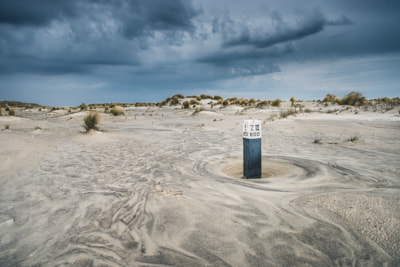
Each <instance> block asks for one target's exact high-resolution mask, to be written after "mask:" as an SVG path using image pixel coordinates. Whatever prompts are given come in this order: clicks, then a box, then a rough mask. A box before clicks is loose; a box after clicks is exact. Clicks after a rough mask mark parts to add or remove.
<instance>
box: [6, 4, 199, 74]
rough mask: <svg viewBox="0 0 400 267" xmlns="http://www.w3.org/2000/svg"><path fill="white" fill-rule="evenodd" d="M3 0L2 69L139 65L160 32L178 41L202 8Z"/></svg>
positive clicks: (164, 39) (41, 70) (45, 70)
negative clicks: (145, 51) (151, 42)
mask: <svg viewBox="0 0 400 267" xmlns="http://www.w3.org/2000/svg"><path fill="white" fill-rule="evenodd" d="M0 1H1V2H0V4H1V5H2V6H1V8H0V57H1V58H2V60H1V62H0V72H2V73H8V72H29V71H31V72H34V73H52V72H56V73H58V72H62V71H65V72H76V73H78V72H82V71H89V70H90V69H91V68H93V67H96V66H98V65H134V66H137V65H140V60H139V54H140V53H141V50H143V49H149V46H150V44H149V42H150V41H151V40H152V38H153V39H154V36H155V34H156V33H160V34H161V37H160V35H157V38H159V39H160V40H159V42H164V43H165V44H170V43H174V44H176V43H179V41H180V39H181V38H182V36H183V33H184V32H191V31H194V30H195V27H194V25H193V22H192V19H193V18H194V17H195V16H197V15H198V14H199V11H198V10H197V9H195V8H194V7H193V5H192V4H191V2H190V1H182V0H154V1H146V0H132V1H127V0H112V1H104V0H82V1H75V0H68V1H64V0H35V1H31V0H22V1H4V0H0ZM180 34H181V35H180ZM153 45H158V43H156V44H154V42H153Z"/></svg>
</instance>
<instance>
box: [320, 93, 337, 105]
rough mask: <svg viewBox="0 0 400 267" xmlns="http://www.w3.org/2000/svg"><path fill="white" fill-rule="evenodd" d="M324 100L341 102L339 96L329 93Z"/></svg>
mask: <svg viewBox="0 0 400 267" xmlns="http://www.w3.org/2000/svg"><path fill="white" fill-rule="evenodd" d="M322 102H325V103H327V102H330V103H339V98H337V96H335V95H331V94H327V95H326V96H325V97H324V99H323V100H322Z"/></svg>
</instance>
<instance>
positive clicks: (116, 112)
mask: <svg viewBox="0 0 400 267" xmlns="http://www.w3.org/2000/svg"><path fill="white" fill-rule="evenodd" d="M110 113H111V114H113V115H114V116H119V115H125V111H124V110H123V108H121V107H119V106H114V107H113V108H112V109H111V110H110Z"/></svg>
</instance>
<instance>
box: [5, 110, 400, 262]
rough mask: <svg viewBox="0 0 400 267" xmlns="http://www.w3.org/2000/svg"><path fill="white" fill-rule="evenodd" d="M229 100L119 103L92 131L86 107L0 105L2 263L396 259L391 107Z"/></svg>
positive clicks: (399, 185) (399, 147)
mask: <svg viewBox="0 0 400 267" xmlns="http://www.w3.org/2000/svg"><path fill="white" fill-rule="evenodd" d="M239 111H241V112H238V110H237V109H233V108H227V109H213V110H212V111H206V112H204V113H203V114H201V113H202V112H200V114H199V115H197V116H192V115H191V114H192V112H193V111H185V110H181V109H173V108H170V107H166V108H128V109H126V110H125V116H119V117H113V116H111V115H109V114H101V119H102V121H101V123H100V128H101V129H103V130H104V131H102V132H91V133H89V134H84V133H83V132H82V131H83V128H82V127H81V124H82V118H83V116H84V115H85V112H80V113H76V114H72V115H71V114H67V113H66V112H65V113H62V112H59V114H56V115H51V114H50V115H49V114H48V115H43V112H42V113H40V112H32V114H30V115H29V114H24V117H25V118H18V117H0V128H1V129H4V126H5V125H10V129H9V130H2V131H1V132H0V145H1V148H2V149H1V151H0V160H1V167H0V175H1V176H0V265H1V266H34V265H38V266H65V265H73V266H92V265H94V266H167V265H173V266H279V265H281V266H299V265H300V266H323V265H328V266H332V265H340V266H343V265H345V266H347V265H354V266H384V265H388V266H398V265H400V253H399V251H400V206H399V203H400V165H399V159H400V152H399V151H400V135H399V130H400V117H399V116H398V114H396V113H395V112H392V113H390V112H389V113H373V112H360V113H358V114H354V113H350V112H348V113H341V114H338V115H336V114H335V113H333V114H325V113H309V114H297V116H296V117H289V118H288V119H284V120H275V121H270V120H269V118H270V117H271V113H276V111H275V110H259V111H257V110H239ZM248 118H253V119H260V120H263V121H264V124H263V140H262V151H263V178H262V179H257V180H246V179H240V178H241V172H242V135H241V125H242V121H243V120H244V119H248ZM36 126H40V129H39V128H38V127H36ZM35 128H36V129H35ZM352 136H359V137H360V138H359V139H358V140H357V142H350V141H348V139H349V138H350V137H352ZM315 139H320V140H321V142H320V144H315V143H314V140H315Z"/></svg>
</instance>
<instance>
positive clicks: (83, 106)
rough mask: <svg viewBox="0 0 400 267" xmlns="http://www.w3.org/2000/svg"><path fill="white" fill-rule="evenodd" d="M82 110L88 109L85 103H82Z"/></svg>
mask: <svg viewBox="0 0 400 267" xmlns="http://www.w3.org/2000/svg"><path fill="white" fill-rule="evenodd" d="M79 107H80V108H81V110H87V109H88V106H87V105H86V104H85V103H82V104H81V105H80V106H79Z"/></svg>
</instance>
